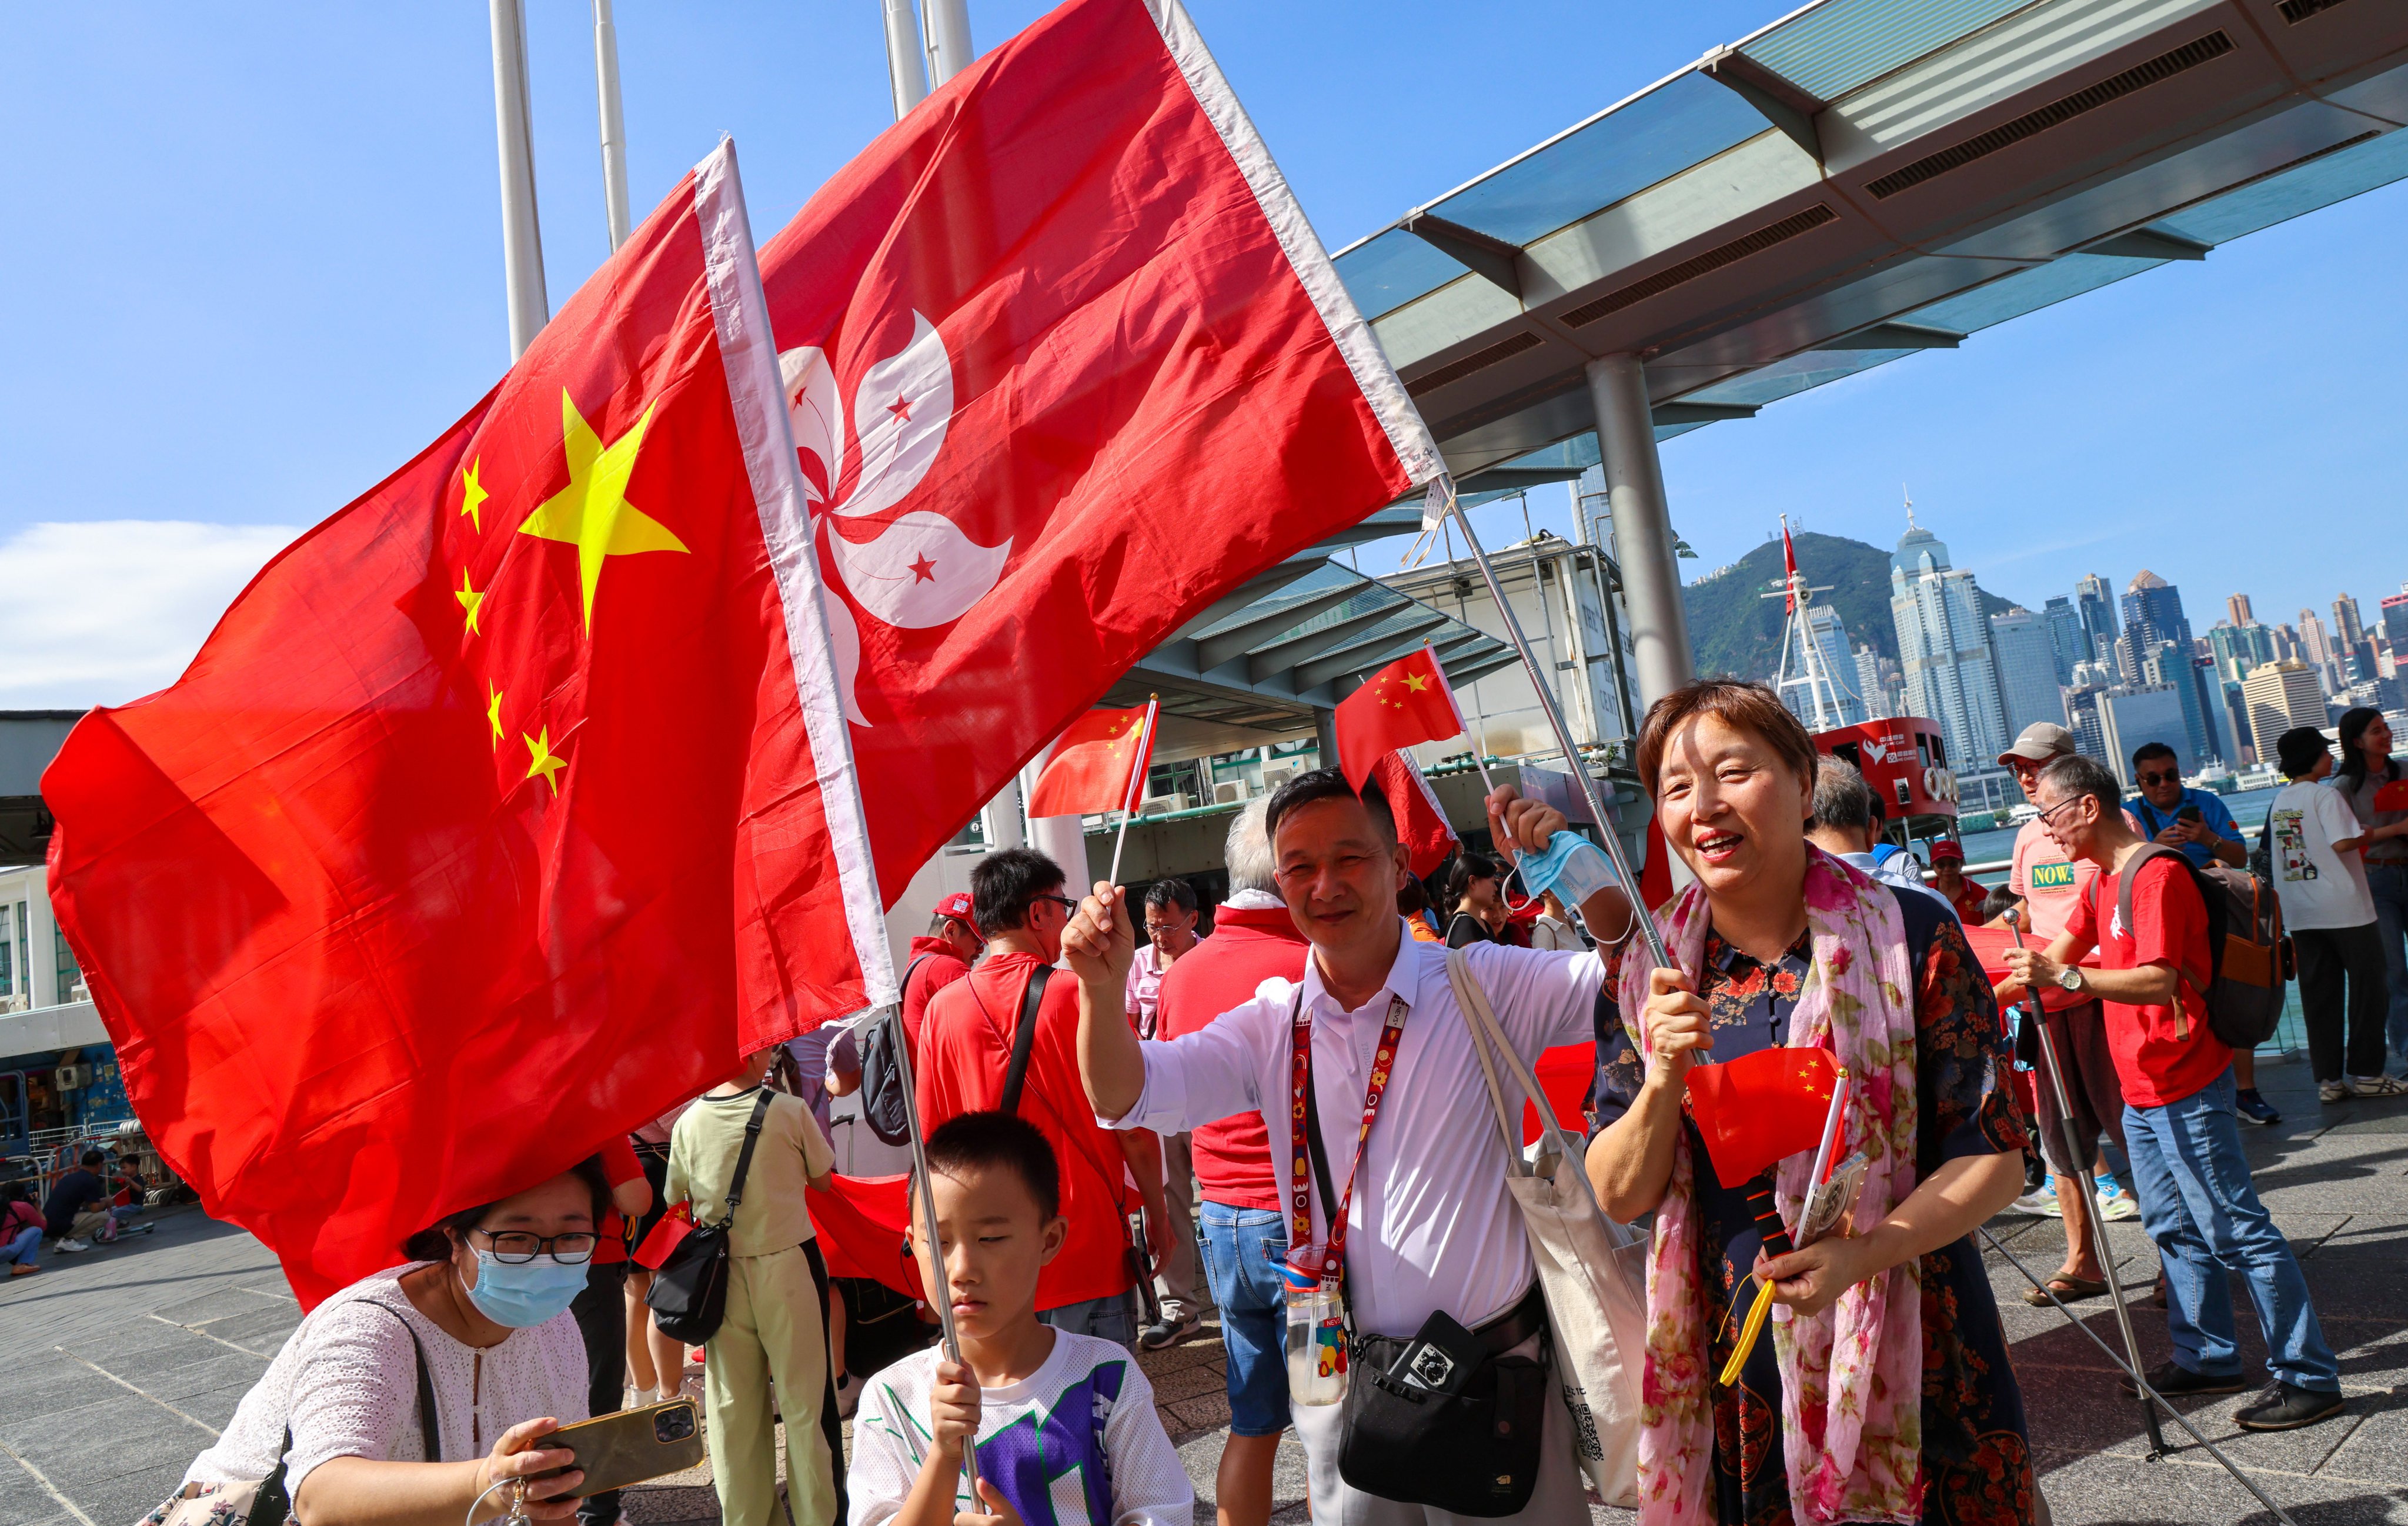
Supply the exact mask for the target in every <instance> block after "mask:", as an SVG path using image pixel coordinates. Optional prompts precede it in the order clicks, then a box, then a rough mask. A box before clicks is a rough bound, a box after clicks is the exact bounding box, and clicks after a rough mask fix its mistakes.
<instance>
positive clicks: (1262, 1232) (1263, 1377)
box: [1197, 1198, 1287, 1436]
mask: <svg viewBox="0 0 2408 1526" xmlns="http://www.w3.org/2000/svg"><path fill="white" fill-rule="evenodd" d="M1197 1216H1198V1217H1199V1218H1200V1219H1201V1220H1202V1221H1203V1224H1204V1275H1205V1278H1206V1279H1207V1280H1208V1281H1210V1282H1211V1285H1212V1302H1213V1303H1218V1304H1219V1305H1220V1306H1221V1346H1222V1348H1223V1349H1224V1350H1225V1351H1226V1352H1227V1353H1228V1364H1227V1371H1226V1378H1227V1382H1228V1387H1229V1434H1231V1435H1233V1436H1276V1435H1278V1434H1279V1433H1280V1432H1283V1431H1284V1430H1286V1429H1287V1288H1286V1284H1285V1282H1284V1280H1283V1278H1282V1276H1281V1274H1280V1265H1281V1263H1282V1262H1283V1261H1284V1260H1286V1259H1287V1220H1286V1219H1285V1218H1283V1217H1282V1216H1280V1215H1279V1214H1277V1213H1275V1212H1272V1211H1271V1210H1269V1209H1266V1208H1232V1207H1230V1206H1229V1205H1228V1204H1226V1203H1223V1202H1212V1201H1211V1200H1210V1199H1209V1198H1208V1199H1206V1200H1205V1201H1204V1202H1200V1203H1198V1204H1197Z"/></svg>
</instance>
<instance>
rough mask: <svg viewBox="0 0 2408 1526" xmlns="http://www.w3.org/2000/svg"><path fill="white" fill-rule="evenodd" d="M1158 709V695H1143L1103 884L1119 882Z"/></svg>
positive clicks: (1150, 759)
mask: <svg viewBox="0 0 2408 1526" xmlns="http://www.w3.org/2000/svg"><path fill="white" fill-rule="evenodd" d="M1161 709H1162V696H1160V695H1158V694H1149V695H1147V696H1146V697H1145V721H1144V724H1143V725H1142V726H1141V727H1140V737H1139V739H1138V749H1137V761H1136V762H1135V763H1133V764H1131V765H1130V766H1129V776H1128V785H1127V787H1126V788H1125V789H1123V790H1122V791H1121V829H1120V830H1119V831H1118V832H1117V833H1115V834H1113V837H1112V871H1111V875H1110V876H1109V877H1108V878H1107V879H1106V880H1105V882H1104V883H1106V884H1107V885H1118V884H1120V883H1121V849H1122V848H1123V847H1124V846H1125V845H1126V844H1127V842H1128V824H1129V817H1130V816H1131V815H1132V814H1133V813H1135V811H1136V809H1137V799H1138V791H1139V790H1140V789H1142V788H1143V787H1144V786H1145V775H1146V766H1147V765H1148V764H1150V763H1152V762H1153V761H1154V716H1155V715H1156V714H1157V713H1160V711H1161Z"/></svg>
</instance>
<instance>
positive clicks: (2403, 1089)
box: [2349, 1075, 2408, 1097]
mask: <svg viewBox="0 0 2408 1526" xmlns="http://www.w3.org/2000/svg"><path fill="white" fill-rule="evenodd" d="M2349 1094H2350V1095H2351V1096H2353V1097H2408V1082H2401V1081H2395V1080H2393V1079H2392V1078H2391V1077H2389V1076H2387V1075H2353V1076H2351V1077H2350V1078H2349Z"/></svg>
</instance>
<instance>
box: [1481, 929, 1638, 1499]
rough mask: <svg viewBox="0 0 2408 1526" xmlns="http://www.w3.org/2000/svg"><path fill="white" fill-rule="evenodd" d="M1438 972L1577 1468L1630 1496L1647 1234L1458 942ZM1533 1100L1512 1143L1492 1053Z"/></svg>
mask: <svg viewBox="0 0 2408 1526" xmlns="http://www.w3.org/2000/svg"><path fill="white" fill-rule="evenodd" d="M1446 974H1447V979H1448V981H1449V982H1451V983H1452V984H1453V985H1454V986H1455V1004H1456V1005H1457V1006H1458V1007H1460V1008H1461V1009H1462V1011H1463V1018H1464V1023H1465V1025H1466V1026H1467V1027H1468V1028H1469V1029H1470V1030H1471V1049H1472V1053H1474V1054H1476V1055H1478V1056H1479V1057H1480V1069H1481V1073H1482V1074H1483V1075H1484V1076H1485V1077H1486V1078H1487V1081H1488V1099H1489V1101H1491V1102H1492V1103H1494V1104H1495V1106H1496V1110H1497V1128H1498V1132H1499V1133H1501V1134H1502V1135H1503V1136H1504V1140H1505V1162H1506V1164H1505V1186H1506V1188H1507V1190H1509V1191H1510V1192H1512V1194H1513V1201H1514V1202H1516V1203H1517V1204H1519V1205H1520V1207H1521V1210H1522V1228H1523V1230H1524V1231H1526V1232H1527V1235H1528V1236H1529V1241H1530V1258H1531V1260H1534V1261H1536V1262H1537V1263H1538V1267H1539V1285H1540V1287H1541V1288H1542V1289H1543V1290H1544V1291H1545V1293H1546V1299H1547V1319H1548V1322H1549V1323H1550V1324H1551V1325H1552V1326H1554V1329H1555V1371H1556V1374H1557V1375H1558V1376H1559V1377H1560V1378H1561V1380H1562V1382H1563V1390H1564V1404H1565V1407H1566V1408H1568V1409H1569V1410H1570V1411H1571V1418H1572V1447H1573V1450H1574V1451H1575V1452H1577V1453H1578V1454H1579V1457H1580V1464H1581V1470H1582V1471H1583V1472H1584V1473H1585V1474H1587V1475H1588V1479H1589V1483H1590V1484H1591V1486H1593V1487H1594V1488H1595V1489H1596V1490H1597V1492H1598V1497H1599V1498H1600V1499H1602V1500H1603V1501H1604V1502H1605V1503H1606V1504H1613V1505H1620V1506H1623V1507H1625V1508H1628V1507H1631V1506H1634V1505H1636V1504H1638V1503H1639V1380H1640V1375H1641V1365H1642V1363H1644V1361H1645V1360H1646V1356H1647V1241H1646V1238H1645V1237H1644V1236H1643V1235H1641V1234H1640V1233H1639V1231H1636V1230H1632V1229H1630V1228H1628V1227H1627V1226H1625V1225H1621V1224H1616V1223H1615V1222H1613V1220H1612V1219H1610V1218H1608V1217H1606V1216H1605V1214H1604V1213H1603V1211H1602V1210H1600V1209H1599V1208H1598V1205H1597V1197H1596V1194H1595V1193H1593V1192H1591V1191H1590V1190H1589V1185H1588V1174H1587V1173H1586V1172H1585V1171H1584V1169H1583V1167H1582V1155H1583V1152H1582V1149H1581V1147H1580V1145H1578V1144H1577V1143H1576V1142H1575V1141H1574V1140H1573V1139H1572V1138H1571V1137H1570V1135H1568V1134H1566V1133H1565V1132H1564V1127H1563V1125H1562V1123H1561V1122H1560V1121H1558V1120H1557V1119H1556V1117H1555V1109H1554V1107H1552V1106H1551V1105H1549V1103H1548V1101H1547V1094H1546V1092H1545V1091H1544V1090H1543V1089H1542V1088H1541V1087H1540V1085H1539V1078H1538V1075H1537V1074H1536V1073H1534V1072H1532V1070H1531V1069H1530V1067H1529V1064H1528V1063H1527V1061H1525V1060H1524V1059H1523V1058H1522V1057H1521V1055H1520V1054H1519V1053H1518V1052H1516V1051H1515V1049H1514V1048H1513V1046H1512V1044H1509V1043H1507V1042H1506V1039H1505V1033H1504V1030H1503V1029H1500V1028H1498V1024H1497V1014H1496V1012H1495V1011H1494V1010H1493V1009H1492V1008H1491V1007H1490V1006H1489V1004H1488V993H1487V992H1485V991H1484V990H1482V989H1481V986H1480V981H1479V979H1478V977H1476V976H1475V975H1473V974H1472V972H1471V966H1470V963H1469V960H1467V959H1466V958H1465V957H1464V952H1463V950H1461V949H1454V950H1451V951H1449V952H1448V954H1447V957H1446ZM1500 1056H1501V1057H1502V1058H1503V1060H1504V1063H1505V1065H1506V1066H1507V1068H1508V1069H1510V1070H1511V1071H1512V1075H1513V1080H1514V1082H1515V1083H1516V1085H1518V1087H1520V1088H1521V1091H1522V1093H1523V1095H1524V1096H1526V1097H1527V1098H1528V1099H1529V1101H1531V1103H1532V1104H1533V1105H1534V1106H1536V1107H1537V1109H1538V1112H1539V1121H1540V1124H1541V1130H1542V1131H1541V1135H1540V1138H1539V1145H1538V1150H1537V1157H1538V1158H1537V1159H1536V1161H1535V1162H1534V1161H1532V1160H1530V1159H1527V1158H1526V1157H1525V1156H1524V1154H1523V1151H1522V1130H1521V1121H1522V1110H1521V1109H1520V1108H1519V1107H1518V1106H1514V1105H1511V1104H1510V1103H1509V1100H1508V1097H1507V1092H1506V1088H1505V1087H1504V1086H1503V1084H1502V1083H1501V1082H1500V1080H1499V1078H1498V1073H1497V1063H1498V1057H1500Z"/></svg>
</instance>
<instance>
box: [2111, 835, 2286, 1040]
mask: <svg viewBox="0 0 2408 1526" xmlns="http://www.w3.org/2000/svg"><path fill="white" fill-rule="evenodd" d="M2152 858H2171V859H2172V860H2173V861H2174V862H2175V863H2177V864H2179V865H2181V866H2182V871H2183V872H2184V873H2186V874H2187V875H2189V876H2190V883H2191V888H2192V889H2194V890H2197V891H2198V892H2199V899H2200V904H2201V905H2202V906H2204V907H2206V908H2207V972H2206V973H2205V974H2203V975H2202V974H2201V973H2200V972H2198V971H2196V970H2186V969H2184V968H2183V967H2182V966H2181V965H2179V964H2177V965H2175V967H2174V980H2175V982H2176V986H2177V988H2176V990H2175V992H2174V1002H2173V1009H2174V1037H2175V1038H2177V1039H2188V1038H2189V1037H2190V1021H2189V1019H2188V1017H2187V1016H2186V1015H2185V1014H2184V1012H2183V1005H2182V992H2181V990H2180V988H2179V987H2180V986H2189V987H2190V988H2191V989H2192V990H2194V991H2197V992H2198V993H2199V999H2200V1003H2201V1004H2202V1005H2204V1006H2205V1007H2206V1008H2207V1026H2208V1029H2210V1031H2212V1032H2214V1034H2215V1036H2216V1037H2217V1038H2219V1039H2222V1040H2223V1041H2224V1042H2225V1043H2226V1044H2230V1045H2231V1046H2232V1047H2233V1048H2236V1049H2240V1048H2253V1049H2254V1048H2256V1047H2257V1044H2259V1043H2260V1042H2261V1041H2262V1040H2263V1039H2264V1038H2265V1037H2266V1035H2265V1034H2264V1033H2260V1034H2258V1035H2257V1036H2256V1037H2255V1038H2243V1037H2241V1036H2239V1035H2228V1034H2227V1033H2226V1032H2225V1030H2224V1029H2225V1025H2224V1024H2222V1023H2220V1022H2218V1021H2217V1020H2216V1003H2215V1002H2214V1001H2212V1000H2210V995H2211V993H2212V992H2213V991H2214V988H2215V984H2216V981H2217V979H2218V977H2220V976H2221V975H2222V974H2223V973H2224V940H2225V938H2226V937H2227V935H2228V934H2229V931H2230V901H2229V898H2228V897H2227V896H2226V894H2225V888H2224V886H2223V885H2219V884H2217V883H2216V882H2215V881H2214V880H2211V879H2209V878H2208V877H2207V876H2206V875H2205V874H2204V873H2202V872H2200V867H2199V866H2198V865H2197V864H2194V863H2192V862H2191V861H2190V855H2188V854H2186V853H2185V852H2183V851H2182V850H2181V849H2180V848H2170V847H2167V846H2166V845H2165V844H2163V843H2161V842H2143V844H2141V847H2140V850H2139V851H2138V852H2136V853H2134V854H2133V855H2132V857H2129V858H2127V859H2125V860H2124V871H2123V877H2122V878H2121V880H2120V881H2119V882H2118V883H2117V885H2116V887H2115V923H2116V926H2118V927H2120V928H2122V929H2124V931H2125V933H2126V934H2127V935H2129V934H2130V932H2131V930H2132V886H2133V884H2134V883H2135V882H2136V881H2138V880H2139V879H2140V877H2141V866H2142V865H2143V864H2145V863H2147V862H2148V861H2149V860H2150V859H2152ZM2090 884H2091V887H2092V893H2093V894H2094V895H2095V894H2096V893H2097V888H2098V885H2099V882H2098V881H2097V880H2093V881H2091V882H2090ZM2090 910H2091V915H2092V917H2093V919H2094V923H2095V919H2096V917H2097V916H2098V912H2099V908H2098V905H2097V904H2096V902H2094V903H2093V904H2092V906H2091V909H2090ZM2105 931H2106V929H2103V928H2101V929H2100V933H2101V935H2102V937H2101V941H2102V942H2103V941H2104V937H2103V935H2104V933H2105ZM2277 1015H2280V1013H2279V1009H2278V1011H2277ZM2272 1030H2273V1029H2272V1025H2271V1024H2269V1025H2268V1029H2267V1031H2268V1032H2272Z"/></svg>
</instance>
